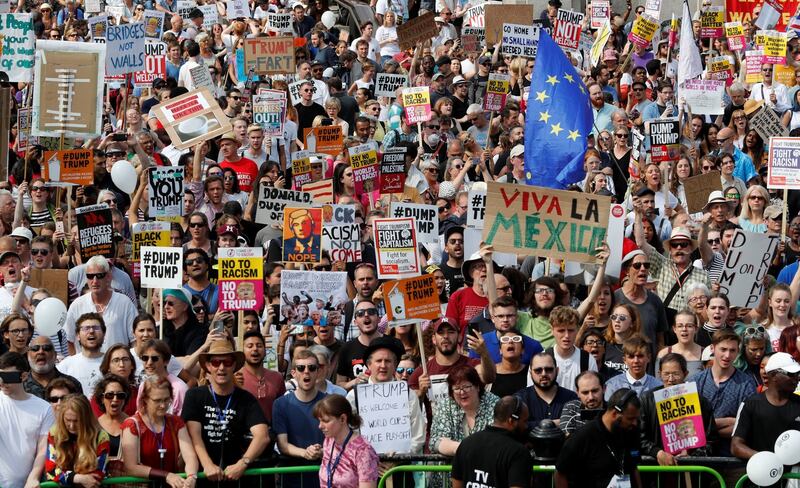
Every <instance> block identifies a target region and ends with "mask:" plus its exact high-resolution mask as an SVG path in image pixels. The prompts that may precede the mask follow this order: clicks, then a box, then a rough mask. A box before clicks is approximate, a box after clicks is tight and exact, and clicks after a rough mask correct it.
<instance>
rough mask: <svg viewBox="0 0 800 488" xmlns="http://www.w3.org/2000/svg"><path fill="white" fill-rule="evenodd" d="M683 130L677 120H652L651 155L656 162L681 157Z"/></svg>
mask: <svg viewBox="0 0 800 488" xmlns="http://www.w3.org/2000/svg"><path fill="white" fill-rule="evenodd" d="M680 141H681V131H680V122H678V121H677V120H663V119H656V120H651V121H650V155H651V157H652V160H653V161H654V162H656V163H660V162H662V161H677V160H678V158H680Z"/></svg>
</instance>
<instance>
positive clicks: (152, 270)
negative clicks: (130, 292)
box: [139, 246, 183, 290]
mask: <svg viewBox="0 0 800 488" xmlns="http://www.w3.org/2000/svg"><path fill="white" fill-rule="evenodd" d="M139 270H140V278H139V279H140V280H141V284H142V288H161V289H162V290H163V289H167V288H182V287H183V248H182V247H151V246H144V247H142V250H141V263H140V265H139Z"/></svg>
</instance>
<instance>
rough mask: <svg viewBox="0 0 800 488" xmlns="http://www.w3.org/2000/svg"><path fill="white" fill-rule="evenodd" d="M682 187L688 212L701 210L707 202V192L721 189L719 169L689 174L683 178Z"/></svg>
mask: <svg viewBox="0 0 800 488" xmlns="http://www.w3.org/2000/svg"><path fill="white" fill-rule="evenodd" d="M683 189H684V192H685V193H686V205H687V207H688V210H689V213H690V214H693V213H697V212H702V211H703V207H705V206H706V203H707V202H708V195H709V193H711V192H712V191H716V190H722V181H721V180H720V177H719V171H712V172H710V173H706V174H703V175H696V176H690V177H688V178H686V179H685V180H683Z"/></svg>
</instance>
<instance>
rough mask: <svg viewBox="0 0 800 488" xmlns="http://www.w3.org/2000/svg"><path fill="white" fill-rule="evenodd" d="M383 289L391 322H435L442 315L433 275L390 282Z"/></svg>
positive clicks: (387, 313) (384, 301)
mask: <svg viewBox="0 0 800 488" xmlns="http://www.w3.org/2000/svg"><path fill="white" fill-rule="evenodd" d="M383 289H384V295H383V303H384V304H385V305H386V315H387V318H388V319H389V321H399V320H433V319H435V318H438V317H440V316H441V315H442V308H441V306H440V305H439V290H438V289H437V288H436V281H435V280H434V278H433V275H422V276H417V277H416V278H407V279H404V280H397V281H390V282H388V283H386V284H385V285H384V287H383Z"/></svg>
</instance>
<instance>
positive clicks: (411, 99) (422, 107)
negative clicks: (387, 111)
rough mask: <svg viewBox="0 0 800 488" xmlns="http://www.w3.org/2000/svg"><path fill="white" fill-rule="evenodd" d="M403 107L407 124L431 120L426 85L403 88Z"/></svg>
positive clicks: (429, 98) (429, 96) (428, 93)
mask: <svg viewBox="0 0 800 488" xmlns="http://www.w3.org/2000/svg"><path fill="white" fill-rule="evenodd" d="M403 107H404V108H405V112H406V122H407V123H408V125H415V124H417V123H420V122H427V121H429V120H431V93H430V89H429V88H428V87H427V86H418V87H414V88H405V89H403Z"/></svg>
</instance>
